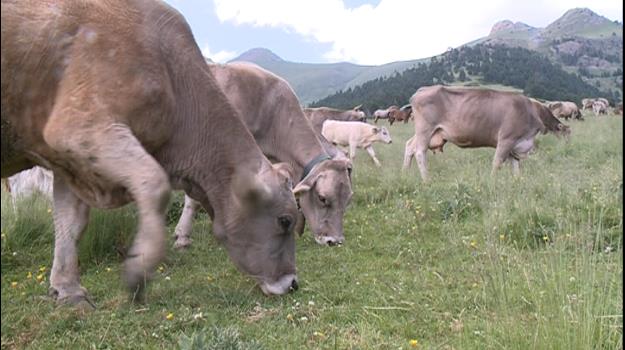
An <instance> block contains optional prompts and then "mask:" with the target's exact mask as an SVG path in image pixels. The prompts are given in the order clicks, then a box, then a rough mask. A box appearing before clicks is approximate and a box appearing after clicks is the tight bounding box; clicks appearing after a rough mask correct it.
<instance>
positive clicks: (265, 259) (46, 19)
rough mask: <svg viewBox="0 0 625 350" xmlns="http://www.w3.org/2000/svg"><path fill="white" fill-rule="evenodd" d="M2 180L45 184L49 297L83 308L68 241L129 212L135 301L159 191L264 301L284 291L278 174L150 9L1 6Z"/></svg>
mask: <svg viewBox="0 0 625 350" xmlns="http://www.w3.org/2000/svg"><path fill="white" fill-rule="evenodd" d="M1 23H2V167H1V169H2V177H7V176H10V175H13V174H15V173H17V172H19V171H21V170H24V169H27V168H30V167H32V166H33V165H36V164H40V165H44V166H45V167H46V168H48V169H51V170H52V171H53V172H54V190H53V197H54V226H55V247H54V261H53V265H52V271H51V275H50V292H51V294H52V295H53V296H54V297H55V298H57V300H58V301H59V302H70V303H80V304H90V301H89V298H88V297H87V292H86V290H85V289H84V288H83V287H82V286H81V284H80V275H79V269H78V254H77V242H78V240H79V239H80V237H81V235H82V233H83V231H84V229H85V226H86V225H87V221H88V218H89V210H90V208H91V207H98V208H115V207H119V206H122V205H124V204H126V203H128V202H130V201H135V202H136V203H137V207H138V213H139V225H138V232H137V234H136V236H135V240H134V243H133V244H132V247H130V249H129V251H128V257H127V259H126V261H125V268H124V275H125V282H126V285H127V287H128V288H129V290H130V291H131V296H132V297H133V298H140V297H141V296H142V295H143V293H142V292H143V290H144V288H145V286H146V282H147V281H148V280H149V279H150V276H151V274H152V272H153V271H154V269H155V267H156V266H157V265H158V264H159V263H160V261H161V259H162V258H163V256H164V254H165V242H166V239H165V238H166V236H165V232H166V229H165V210H166V208H167V203H168V199H169V194H170V189H171V188H172V187H173V188H176V189H183V190H184V191H185V192H186V193H187V194H189V196H191V197H192V198H194V199H196V200H198V201H199V202H200V203H202V205H204V206H205V207H207V208H210V210H209V214H210V216H211V218H212V219H213V231H214V234H215V236H216V237H217V238H218V239H219V241H220V242H222V243H223V245H224V246H225V247H226V250H227V251H228V254H229V256H230V258H231V260H232V261H233V262H234V263H235V264H236V266H237V267H239V269H240V270H242V271H244V272H245V273H247V274H249V275H251V276H252V277H254V279H255V280H256V281H257V283H258V284H259V286H260V288H261V289H262V291H263V292H264V293H266V294H283V293H286V292H288V291H289V290H291V289H295V288H297V273H296V268H295V239H294V235H293V230H294V225H295V220H296V216H297V206H296V203H295V198H294V196H293V194H292V189H291V186H290V185H291V183H292V179H291V178H290V171H289V169H288V166H286V165H284V164H276V165H272V164H271V163H270V162H269V161H268V160H267V158H265V156H264V155H263V154H262V152H261V150H260V148H259V147H258V145H257V144H256V143H255V141H254V139H253V137H252V135H251V134H250V132H249V131H248V130H247V129H246V127H245V125H244V124H243V122H242V121H241V120H240V118H239V117H238V115H237V112H236V110H235V109H234V108H233V107H232V105H231V104H230V103H229V101H228V100H227V99H226V96H225V95H224V93H223V91H222V90H221V88H219V86H218V84H217V82H216V81H215V78H214V77H213V75H212V73H211V72H210V70H209V69H208V66H207V65H206V62H205V59H204V57H203V56H202V53H201V51H200V49H199V48H198V46H197V44H196V43H195V40H194V38H193V35H192V33H191V30H190V28H189V26H188V24H187V23H186V21H185V20H184V18H183V17H182V16H181V15H180V14H179V13H178V12H177V11H175V10H173V9H172V8H171V7H169V6H167V5H166V4H164V3H161V2H155V1H148V0H136V1H133V0H128V1H123V0H111V1H78V0H76V1H65V2H44V1H16V2H9V1H7V2H3V3H2V21H1Z"/></svg>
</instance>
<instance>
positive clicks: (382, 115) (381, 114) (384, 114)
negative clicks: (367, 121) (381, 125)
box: [373, 105, 399, 124]
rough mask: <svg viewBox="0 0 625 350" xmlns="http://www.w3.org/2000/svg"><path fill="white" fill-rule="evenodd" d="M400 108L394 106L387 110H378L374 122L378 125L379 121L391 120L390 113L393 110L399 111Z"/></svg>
mask: <svg viewBox="0 0 625 350" xmlns="http://www.w3.org/2000/svg"><path fill="white" fill-rule="evenodd" d="M397 108H399V107H397V106H395V105H392V106H389V107H388V108H387V109H378V110H376V111H375V112H373V122H374V123H376V124H377V123H378V119H389V111H390V110H391V109H397Z"/></svg>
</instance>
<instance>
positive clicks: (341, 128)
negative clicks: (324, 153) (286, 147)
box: [321, 120, 393, 166]
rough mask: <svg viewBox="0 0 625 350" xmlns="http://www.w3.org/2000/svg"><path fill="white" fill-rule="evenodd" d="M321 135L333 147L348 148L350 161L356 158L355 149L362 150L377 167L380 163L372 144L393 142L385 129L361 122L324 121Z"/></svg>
mask: <svg viewBox="0 0 625 350" xmlns="http://www.w3.org/2000/svg"><path fill="white" fill-rule="evenodd" d="M321 134H322V135H323V137H325V138H326V139H327V140H328V141H329V142H331V143H333V144H335V145H339V146H344V147H349V158H350V159H352V160H353V159H354V158H355V157H356V148H364V149H365V150H366V151H367V153H369V155H370V156H371V159H373V162H374V163H375V165H377V166H380V161H379V160H378V158H376V157H375V152H374V151H373V147H372V144H373V143H374V142H376V141H381V142H384V143H392V142H393V141H392V140H391V134H389V132H388V130H386V128H385V127H382V128H378V127H377V126H373V125H369V124H367V123H362V122H341V121H336V120H326V121H325V122H324V123H323V129H322V131H321Z"/></svg>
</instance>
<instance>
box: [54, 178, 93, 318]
mask: <svg viewBox="0 0 625 350" xmlns="http://www.w3.org/2000/svg"><path fill="white" fill-rule="evenodd" d="M53 200H54V231H55V232H54V260H53V262H52V272H51V273H50V295H51V296H53V297H54V298H55V299H56V300H57V301H58V302H59V303H68V304H78V305H83V306H91V307H94V305H93V303H92V302H91V301H90V300H89V298H88V296H87V290H86V289H85V288H83V287H82V286H81V285H80V273H79V271H78V251H77V244H78V241H79V240H80V237H81V236H82V234H83V232H84V230H85V227H86V226H87V222H88V220H89V206H88V205H87V204H86V203H84V202H83V201H82V200H80V199H79V198H78V197H76V195H75V194H74V193H73V192H72V191H71V189H70V188H69V186H68V185H67V183H66V182H65V180H64V179H62V178H61V177H60V176H55V177H54V189H53Z"/></svg>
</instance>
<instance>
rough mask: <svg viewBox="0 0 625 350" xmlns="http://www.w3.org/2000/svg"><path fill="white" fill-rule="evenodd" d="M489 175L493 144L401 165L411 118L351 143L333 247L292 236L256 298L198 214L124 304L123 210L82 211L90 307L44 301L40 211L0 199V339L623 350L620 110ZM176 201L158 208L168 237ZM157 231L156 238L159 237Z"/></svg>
mask: <svg viewBox="0 0 625 350" xmlns="http://www.w3.org/2000/svg"><path fill="white" fill-rule="evenodd" d="M568 124H569V125H571V128H572V136H571V139H570V141H568V142H567V141H565V140H564V139H558V138H556V137H555V136H553V135H540V136H538V138H537V140H538V142H537V143H538V146H537V149H536V150H535V152H534V153H533V154H532V155H531V156H530V158H529V159H526V160H524V161H522V162H521V173H522V176H520V177H517V178H515V177H513V176H512V171H511V169H510V167H509V166H508V165H507V164H506V165H505V166H504V168H502V170H501V171H499V172H498V173H497V174H496V176H495V177H491V176H490V167H491V161H492V157H493V154H494V149H488V148H484V149H469V150H463V149H460V148H457V147H456V146H454V145H451V144H450V145H448V146H447V147H445V152H444V153H443V154H436V155H432V154H431V153H429V154H428V162H429V171H430V175H431V181H430V183H428V184H423V183H422V182H421V181H420V178H419V176H418V170H417V168H416V164H413V166H412V168H411V169H410V171H408V172H406V173H402V172H401V171H400V170H401V164H402V160H403V150H404V143H405V141H406V140H407V139H408V138H409V137H410V136H411V135H412V131H413V130H412V127H413V126H412V124H407V125H405V124H395V125H393V126H390V127H389V126H388V123H387V122H386V121H380V122H379V125H385V126H387V128H389V130H390V132H391V135H392V137H393V143H392V144H391V145H382V144H376V145H374V148H375V150H376V153H377V155H378V158H379V159H380V162H381V163H382V168H380V169H378V168H376V167H375V166H374V165H373V162H372V161H371V160H370V159H369V156H368V155H367V154H366V152H364V151H362V150H359V151H358V153H357V158H356V160H355V164H354V173H353V178H354V192H355V194H354V197H353V200H352V203H351V205H350V208H349V209H348V211H347V214H346V217H345V236H346V243H345V244H344V245H343V246H340V247H322V246H319V245H317V244H316V243H315V242H314V240H313V239H312V237H311V235H310V232H306V233H305V234H304V235H303V236H302V237H299V238H298V239H297V266H298V271H299V278H300V282H301V283H300V289H299V290H298V291H297V292H295V293H292V294H289V295H286V296H282V297H265V296H264V295H263V294H262V292H261V291H260V289H259V288H257V287H255V286H254V284H253V282H252V280H251V279H250V278H248V277H246V276H244V275H243V274H241V273H239V272H238V271H237V270H236V269H235V267H234V265H233V264H232V263H231V262H230V261H229V259H228V257H227V255H226V253H225V250H224V249H223V248H220V247H219V246H218V245H217V244H216V242H215V240H214V238H213V237H212V236H211V233H210V229H211V225H210V220H208V219H207V216H206V214H199V215H198V218H197V220H196V222H195V226H194V231H193V235H194V236H193V238H194V243H193V246H192V247H191V248H190V249H189V250H187V251H175V250H173V249H172V248H170V250H169V252H168V254H167V258H166V260H165V261H164V262H163V263H162V265H161V267H160V268H159V272H158V273H157V275H156V277H155V279H154V281H153V282H152V284H151V285H150V287H149V289H148V293H147V303H146V304H145V305H133V304H129V303H128V301H127V294H126V291H125V289H124V286H123V284H122V282H121V278H120V269H121V266H122V265H121V261H122V260H121V255H120V252H122V251H123V250H124V249H125V248H126V247H127V246H128V244H129V242H130V241H131V238H132V234H133V230H134V227H135V219H136V214H135V209H134V207H132V206H128V207H125V208H122V209H118V210H115V211H98V210H94V211H92V214H91V221H90V224H89V226H88V231H87V233H86V234H85V236H84V237H83V241H82V242H81V248H80V262H81V271H82V285H83V286H84V287H85V288H87V289H88V290H89V292H90V293H91V296H92V298H93V300H94V302H95V303H96V305H97V309H96V310H95V311H92V312H84V311H81V310H78V309H75V308H72V307H67V306H62V307H59V306H57V305H55V303H54V302H53V301H52V300H50V299H49V298H48V297H47V289H48V278H49V271H50V265H51V263H52V252H53V226H52V219H51V214H50V209H49V208H51V205H50V203H48V202H47V201H46V200H44V199H41V198H31V199H28V200H25V201H23V202H21V203H20V205H19V206H18V208H17V212H14V210H13V208H12V205H11V200H10V198H9V196H8V195H7V193H5V192H3V193H2V247H1V261H2V274H1V275H2V276H1V286H2V326H1V327H2V339H1V345H2V349H24V348H44V349H61V348H68V349H120V348H131V349H137V348H153V349H161V348H164V349H171V348H182V349H260V348H262V349H302V348H304V349H414V348H418V349H519V350H525V349H622V348H623V342H622V334H623V318H622V315H623V296H622V292H623V283H622V278H623V259H622V238H623V206H622V201H623V153H622V147H623V119H622V118H621V117H617V116H607V117H599V118H596V117H594V116H593V115H591V114H588V115H586V121H583V122H579V121H572V122H568ZM181 201H182V196H181V195H180V194H177V195H175V196H174V201H173V203H172V205H171V207H170V208H171V209H170V215H169V216H170V226H169V232H170V233H171V232H173V228H174V225H175V220H176V219H177V218H176V217H175V216H176V213H177V212H179V210H180V204H181ZM171 244H173V239H172V238H170V244H169V246H170V247H171Z"/></svg>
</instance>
